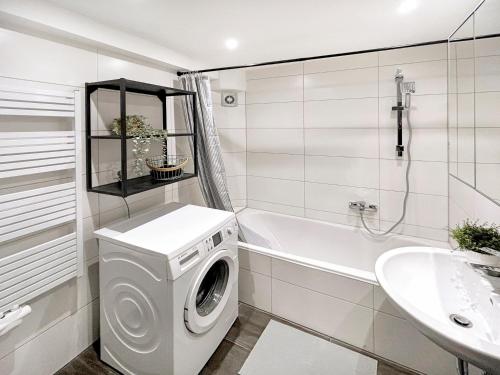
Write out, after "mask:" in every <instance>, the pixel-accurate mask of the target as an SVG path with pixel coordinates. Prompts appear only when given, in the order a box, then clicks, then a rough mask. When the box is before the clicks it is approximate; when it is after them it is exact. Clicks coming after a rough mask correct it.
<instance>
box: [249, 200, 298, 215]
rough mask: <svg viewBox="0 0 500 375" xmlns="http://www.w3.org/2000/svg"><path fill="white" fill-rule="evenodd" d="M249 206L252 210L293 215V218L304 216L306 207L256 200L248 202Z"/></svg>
mask: <svg viewBox="0 0 500 375" xmlns="http://www.w3.org/2000/svg"><path fill="white" fill-rule="evenodd" d="M247 206H248V207H250V208H255V209H257V210H263V211H270V212H276V213H279V214H285V215H291V216H299V217H303V216H304V207H295V206H287V205H284V204H277V203H269V202H261V201H256V200H251V199H249V200H248V203H247Z"/></svg>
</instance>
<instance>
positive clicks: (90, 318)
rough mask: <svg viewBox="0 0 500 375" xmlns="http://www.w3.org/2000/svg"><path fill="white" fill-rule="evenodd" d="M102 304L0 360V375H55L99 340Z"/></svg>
mask: <svg viewBox="0 0 500 375" xmlns="http://www.w3.org/2000/svg"><path fill="white" fill-rule="evenodd" d="M98 321H99V301H97V300H96V301H94V302H93V303H90V304H88V305H87V306H85V307H84V308H82V309H80V310H78V311H76V312H75V313H74V314H72V315H69V316H68V317H67V318H65V319H63V320H61V321H60V322H58V323H57V324H55V325H53V326H51V327H48V329H47V330H45V331H44V332H42V333H41V334H40V335H38V336H36V337H35V338H34V339H33V340H31V341H29V342H27V343H25V344H24V345H22V346H20V347H18V348H16V350H14V351H11V352H10V353H9V354H8V355H6V356H5V357H3V358H2V359H1V360H0V373H1V374H9V375H23V374H31V373H33V368H34V364H36V366H37V367H36V373H37V374H53V373H55V372H57V370H59V369H60V368H61V367H63V366H64V365H65V364H66V363H68V362H69V361H70V360H72V359H73V358H74V357H76V356H77V355H78V354H80V352H82V351H83V350H85V349H86V348H87V347H88V346H89V345H90V344H92V343H93V342H94V341H95V340H97V338H98V337H99V324H98Z"/></svg>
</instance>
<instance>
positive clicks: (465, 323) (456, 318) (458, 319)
mask: <svg viewBox="0 0 500 375" xmlns="http://www.w3.org/2000/svg"><path fill="white" fill-rule="evenodd" d="M450 319H451V321H452V322H453V323H455V324H457V325H459V326H460V327H464V328H470V327H472V322H471V321H470V320H469V319H467V318H466V317H465V316H462V315H458V314H451V315H450Z"/></svg>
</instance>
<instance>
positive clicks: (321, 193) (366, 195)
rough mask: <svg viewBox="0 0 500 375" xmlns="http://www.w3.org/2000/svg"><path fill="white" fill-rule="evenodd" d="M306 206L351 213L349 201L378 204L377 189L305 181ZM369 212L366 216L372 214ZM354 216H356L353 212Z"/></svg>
mask: <svg viewBox="0 0 500 375" xmlns="http://www.w3.org/2000/svg"><path fill="white" fill-rule="evenodd" d="M305 189H306V208H311V209H315V210H323V211H331V212H336V213H340V214H346V215H353V212H352V211H351V210H350V209H349V201H358V200H364V201H366V202H369V203H374V204H378V190H376V189H363V188H355V187H348V186H338V185H326V184H316V183H306V184H305ZM372 215H373V214H370V215H368V216H372ZM354 216H358V215H357V213H354Z"/></svg>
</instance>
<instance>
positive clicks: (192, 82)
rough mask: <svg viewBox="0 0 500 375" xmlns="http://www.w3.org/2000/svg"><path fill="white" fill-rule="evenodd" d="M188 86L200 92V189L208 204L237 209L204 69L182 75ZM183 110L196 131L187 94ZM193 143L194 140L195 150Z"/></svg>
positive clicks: (198, 100)
mask: <svg viewBox="0 0 500 375" xmlns="http://www.w3.org/2000/svg"><path fill="white" fill-rule="evenodd" d="M179 81H180V84H181V87H182V88H183V89H184V90H188V91H194V92H196V93H197V95H196V112H197V116H198V117H197V119H198V175H199V181H200V189H201V192H202V194H203V198H204V199H205V203H206V204H207V206H208V207H211V208H217V209H219V210H225V211H233V206H232V205H231V200H230V198H229V192H228V188H227V180H226V170H225V168H224V162H223V161H222V154H221V148H220V142H219V136H218V135H217V129H216V128H215V122H214V116H213V112H212V92H211V90H210V80H209V79H208V77H206V76H202V75H201V74H200V73H190V74H185V75H182V76H181V77H180V78H179ZM184 98H185V99H184V100H183V102H182V103H183V104H182V107H183V112H184V118H185V120H186V124H187V127H188V129H189V130H190V131H193V126H194V119H193V100H192V97H191V96H185V97H184ZM192 149H193V145H192V143H191V150H192Z"/></svg>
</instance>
